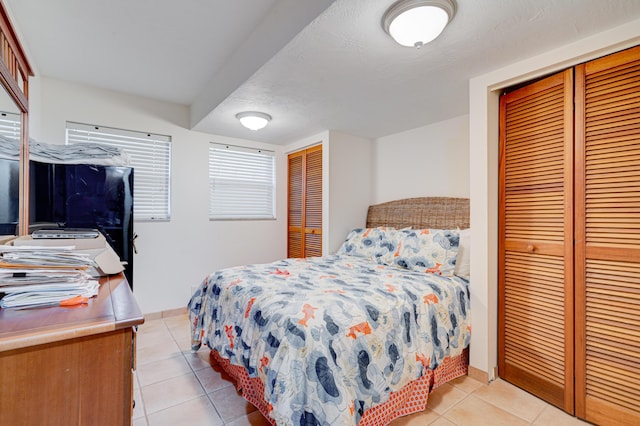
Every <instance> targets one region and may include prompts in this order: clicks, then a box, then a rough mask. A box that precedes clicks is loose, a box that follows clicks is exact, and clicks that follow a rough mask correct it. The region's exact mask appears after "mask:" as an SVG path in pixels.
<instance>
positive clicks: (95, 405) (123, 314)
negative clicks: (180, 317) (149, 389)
mask: <svg viewBox="0 0 640 426" xmlns="http://www.w3.org/2000/svg"><path fill="white" fill-rule="evenodd" d="M100 284H101V285H100V292H99V294H98V295H97V296H96V297H94V298H92V299H90V300H89V304H88V305H82V306H77V307H70V308H60V307H52V308H40V309H29V310H13V309H0V425H1V426H4V425H11V426H17V425H43V424H47V425H65V426H67V425H68V426H71V425H109V426H111V425H127V426H128V425H130V424H131V414H132V408H133V407H132V402H133V376H132V369H133V368H134V366H135V330H134V326H136V325H138V324H142V323H143V322H144V318H143V316H142V313H141V312H140V308H139V307H138V304H137V303H136V301H135V299H134V297H133V294H132V293H131V290H130V288H129V285H128V283H127V281H126V279H125V278H124V276H123V275H122V274H119V275H114V276H111V277H105V278H102V279H101V281H100Z"/></svg>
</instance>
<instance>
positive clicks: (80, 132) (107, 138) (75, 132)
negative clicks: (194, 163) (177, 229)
mask: <svg viewBox="0 0 640 426" xmlns="http://www.w3.org/2000/svg"><path fill="white" fill-rule="evenodd" d="M76 143H93V144H103V145H109V146H113V147H117V148H121V149H122V150H123V151H124V152H125V153H127V155H128V156H129V159H130V165H131V167H133V170H134V172H133V216H134V218H135V220H169V219H170V217H171V215H170V201H171V197H170V195H171V191H170V189H171V188H170V186H171V185H170V183H171V137H170V136H164V135H157V134H153V133H144V132H136V131H131V130H121V129H113V128H109V127H104V126H94V125H89V124H80V123H72V122H67V144H76Z"/></svg>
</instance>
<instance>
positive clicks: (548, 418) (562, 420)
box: [533, 405, 589, 426]
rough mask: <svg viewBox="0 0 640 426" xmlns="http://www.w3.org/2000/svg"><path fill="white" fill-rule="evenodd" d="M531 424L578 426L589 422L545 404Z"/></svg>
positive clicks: (539, 425) (537, 425)
mask: <svg viewBox="0 0 640 426" xmlns="http://www.w3.org/2000/svg"><path fill="white" fill-rule="evenodd" d="M533 424H534V425H536V426H580V425H588V424H589V423H587V422H584V421H582V420H580V419H578V418H576V417H573V416H570V415H569V414H567V413H565V412H564V411H562V410H559V409H557V408H556V407H554V406H552V405H547V406H546V407H545V408H544V410H542V413H541V414H540V415H539V416H538V418H537V419H536V420H535V421H534V422H533Z"/></svg>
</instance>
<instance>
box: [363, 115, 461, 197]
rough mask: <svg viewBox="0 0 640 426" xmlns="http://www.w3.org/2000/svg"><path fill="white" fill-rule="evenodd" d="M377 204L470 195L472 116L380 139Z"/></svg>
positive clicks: (375, 153) (376, 173)
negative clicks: (430, 197)
mask: <svg viewBox="0 0 640 426" xmlns="http://www.w3.org/2000/svg"><path fill="white" fill-rule="evenodd" d="M374 164H375V166H374V170H375V194H374V200H375V202H376V203H382V202H386V201H392V200H397V199H401V198H410V197H425V196H446V197H468V196H469V117H468V116H467V115H463V116H460V117H455V118H452V119H449V120H445V121H441V122H438V123H434V124H430V125H428V126H423V127H419V128H416V129H412V130H407V131H405V132H401V133H396V134H393V135H390V136H385V137H382V138H379V139H377V140H376V141H375V151H374Z"/></svg>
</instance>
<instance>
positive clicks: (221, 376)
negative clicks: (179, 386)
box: [196, 366, 235, 393]
mask: <svg viewBox="0 0 640 426" xmlns="http://www.w3.org/2000/svg"><path fill="white" fill-rule="evenodd" d="M214 368H215V367H211V366H207V367H205V368H201V369H200V370H196V377H198V380H199V381H200V384H201V385H202V387H203V388H204V390H205V392H207V393H211V392H215V391H217V390H218V389H222V388H226V387H229V386H234V385H235V383H234V382H233V380H232V379H231V377H230V376H229V375H228V374H226V373H225V372H223V371H222V370H221V369H220V368H219V367H218V368H215V369H214Z"/></svg>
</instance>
